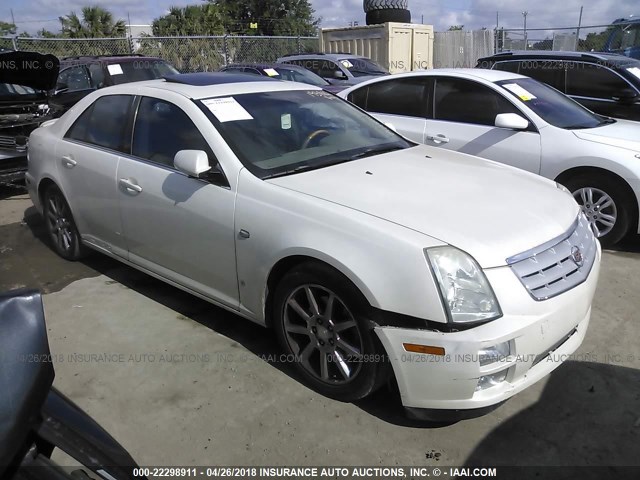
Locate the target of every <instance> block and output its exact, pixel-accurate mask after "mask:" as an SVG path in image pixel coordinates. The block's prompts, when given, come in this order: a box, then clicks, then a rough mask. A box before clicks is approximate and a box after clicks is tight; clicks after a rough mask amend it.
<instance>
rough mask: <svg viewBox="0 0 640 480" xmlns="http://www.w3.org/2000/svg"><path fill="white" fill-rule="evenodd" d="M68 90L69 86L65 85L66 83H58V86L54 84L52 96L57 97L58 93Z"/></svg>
mask: <svg viewBox="0 0 640 480" xmlns="http://www.w3.org/2000/svg"><path fill="white" fill-rule="evenodd" d="M68 90H69V85H67V84H66V83H58V84H56V89H55V90H54V92H53V94H54V95H58V94H60V93H64V92H66V91H68Z"/></svg>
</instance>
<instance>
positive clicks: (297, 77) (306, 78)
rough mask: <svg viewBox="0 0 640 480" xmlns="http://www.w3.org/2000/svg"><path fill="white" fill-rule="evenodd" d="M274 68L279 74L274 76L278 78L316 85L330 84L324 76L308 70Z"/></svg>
mask: <svg viewBox="0 0 640 480" xmlns="http://www.w3.org/2000/svg"><path fill="white" fill-rule="evenodd" d="M274 70H275V71H277V72H278V74H279V76H278V77H276V78H278V79H279V80H288V81H290V82H302V83H308V84H309V85H315V86H316V87H326V86H327V85H331V84H330V83H329V82H327V81H326V80H325V79H324V78H322V77H319V76H318V75H316V74H315V73H313V72H310V71H309V70H303V69H300V70H294V69H292V68H286V67H276V68H275V69H274Z"/></svg>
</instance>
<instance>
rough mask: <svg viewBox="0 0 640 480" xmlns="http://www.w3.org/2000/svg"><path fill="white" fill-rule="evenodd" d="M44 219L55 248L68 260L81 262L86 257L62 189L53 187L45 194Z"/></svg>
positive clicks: (84, 248)
mask: <svg viewBox="0 0 640 480" xmlns="http://www.w3.org/2000/svg"><path fill="white" fill-rule="evenodd" d="M43 200H44V205H43V210H44V219H45V223H46V226H47V233H48V234H49V238H50V239H51V242H52V244H53V248H54V249H55V251H56V252H57V253H58V255H60V256H61V257H62V258H64V259H66V260H72V261H75V260H79V259H80V258H82V257H84V256H85V255H86V247H84V246H83V245H82V241H81V240H80V234H79V233H78V229H77V227H76V224H75V222H74V220H73V215H72V214H71V208H69V204H68V203H67V200H66V199H65V198H64V195H63V194H62V192H61V191H60V189H59V188H58V187H57V186H55V185H51V186H50V187H49V188H47V190H46V191H45V193H44V199H43Z"/></svg>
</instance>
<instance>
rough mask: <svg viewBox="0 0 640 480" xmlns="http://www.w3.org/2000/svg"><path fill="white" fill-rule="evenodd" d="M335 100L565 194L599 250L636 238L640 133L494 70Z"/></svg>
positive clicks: (455, 72)
mask: <svg viewBox="0 0 640 480" xmlns="http://www.w3.org/2000/svg"><path fill="white" fill-rule="evenodd" d="M339 95H340V96H341V97H343V98H347V99H349V100H350V101H351V102H353V103H355V104H356V105H358V106H359V107H361V108H362V109H364V110H366V111H367V112H370V113H371V114H372V115H374V116H375V117H376V118H378V119H379V120H381V121H383V122H386V123H392V124H393V125H394V126H395V128H396V129H397V131H398V132H399V133H400V134H402V135H404V136H406V137H407V138H409V139H411V140H414V141H416V142H419V143H425V144H427V145H433V146H439V147H442V148H447V149H451V150H457V151H459V152H463V153H469V154H472V155H478V156H480V157H483V158H487V159H490V160H495V161H497V162H500V163H505V164H507V165H512V166H514V167H518V168H522V169H524V170H528V171H530V172H533V173H537V174H540V175H542V176H544V177H547V178H550V179H554V180H556V181H557V182H559V183H561V184H563V185H565V186H566V187H567V188H569V190H571V192H572V193H573V195H574V197H575V198H576V201H577V202H578V203H579V204H580V205H581V207H582V210H583V212H584V213H585V215H586V216H587V218H588V219H589V222H590V223H591V226H592V228H593V229H594V231H595V232H596V234H597V235H598V236H599V237H600V241H601V242H602V243H603V245H613V244H615V243H617V242H618V241H620V240H621V239H622V238H623V237H624V236H625V235H626V234H627V233H628V232H630V231H633V232H640V230H638V225H639V223H638V212H639V209H638V201H639V199H640V123H637V122H630V121H627V120H613V119H610V118H607V117H602V116H600V115H597V114H595V113H592V112H591V111H589V110H587V109H586V108H584V107H583V106H581V105H580V104H578V103H577V102H575V101H573V100H571V99H570V98H569V97H567V96H565V95H563V94H562V93H560V92H558V91H557V90H555V89H553V88H551V87H549V86H547V85H545V84H543V83H540V82H538V81H536V80H533V79H531V78H528V77H524V76H522V75H518V74H514V73H510V72H502V71H497V70H481V69H436V70H429V71H417V72H411V73H404V74H397V75H392V76H388V77H381V78H379V79H377V80H371V81H367V82H364V83H361V84H359V85H357V86H355V87H352V88H349V89H347V90H343V91H342V92H340V93H339Z"/></svg>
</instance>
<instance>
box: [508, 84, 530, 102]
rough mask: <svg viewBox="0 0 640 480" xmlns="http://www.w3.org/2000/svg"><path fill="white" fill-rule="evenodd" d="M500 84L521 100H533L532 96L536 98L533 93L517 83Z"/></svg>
mask: <svg viewBox="0 0 640 480" xmlns="http://www.w3.org/2000/svg"><path fill="white" fill-rule="evenodd" d="M502 86H503V87H504V88H506V89H507V90H509V91H510V92H512V93H514V94H515V95H516V96H517V97H518V98H519V99H520V100H522V101H523V102H528V101H529V100H533V99H534V98H537V97H536V96H535V95H534V94H533V93H531V92H529V91H528V90H526V89H524V88H522V87H521V86H520V85H518V84H517V83H506V84H504V85H502Z"/></svg>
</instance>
